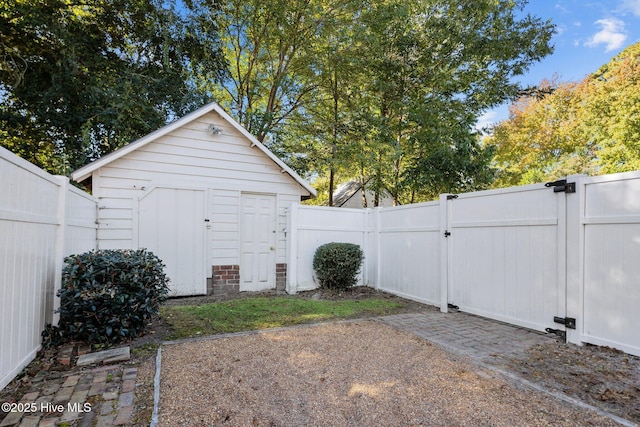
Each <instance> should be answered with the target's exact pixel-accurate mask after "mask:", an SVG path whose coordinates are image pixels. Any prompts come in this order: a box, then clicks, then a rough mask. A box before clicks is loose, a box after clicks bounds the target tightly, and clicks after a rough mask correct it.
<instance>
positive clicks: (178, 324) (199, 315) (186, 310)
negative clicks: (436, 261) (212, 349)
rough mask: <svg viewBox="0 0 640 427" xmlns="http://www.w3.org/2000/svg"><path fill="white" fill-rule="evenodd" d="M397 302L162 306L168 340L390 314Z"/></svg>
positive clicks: (243, 301) (268, 300)
mask: <svg viewBox="0 0 640 427" xmlns="http://www.w3.org/2000/svg"><path fill="white" fill-rule="evenodd" d="M401 307H402V304H401V303H398V302H393V301H389V300H385V299H359V300H348V299H346V300H338V301H333V300H332V301H323V300H317V301H316V300H309V299H302V298H300V297H294V296H285V297H255V298H240V299H237V300H231V301H224V302H218V303H213V304H202V305H198V306H163V307H162V308H161V309H160V313H161V315H162V318H163V319H164V320H165V321H166V322H167V323H168V324H170V325H171V329H172V330H173V332H172V338H174V339H179V338H186V337H191V336H195V335H213V334H221V333H230V332H241V331H252V330H257V329H265V328H277V327H283V326H292V325H299V324H303V323H310V322H320V321H324V320H330V319H339V318H348V317H354V316H363V315H366V316H380V315H385V314H391V313H393V312H394V311H395V310H397V309H399V308H401Z"/></svg>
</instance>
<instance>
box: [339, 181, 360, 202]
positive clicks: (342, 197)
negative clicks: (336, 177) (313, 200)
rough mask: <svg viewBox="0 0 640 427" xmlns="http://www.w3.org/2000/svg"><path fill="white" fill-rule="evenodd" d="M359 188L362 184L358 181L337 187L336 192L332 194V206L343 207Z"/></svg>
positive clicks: (344, 183)
mask: <svg viewBox="0 0 640 427" xmlns="http://www.w3.org/2000/svg"><path fill="white" fill-rule="evenodd" d="M361 188H362V184H360V182H359V181H347V182H343V183H342V184H340V185H338V188H336V191H334V192H333V206H337V207H340V206H342V205H344V204H345V203H346V202H347V200H349V199H350V198H351V197H352V196H353V195H354V194H356V193H357V192H358V191H360V189H361Z"/></svg>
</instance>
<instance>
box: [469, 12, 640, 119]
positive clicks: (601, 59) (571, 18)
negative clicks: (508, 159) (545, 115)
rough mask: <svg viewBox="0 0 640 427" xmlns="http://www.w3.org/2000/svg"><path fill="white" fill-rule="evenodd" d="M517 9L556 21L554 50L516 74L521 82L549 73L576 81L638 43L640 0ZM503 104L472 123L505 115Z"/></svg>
mask: <svg viewBox="0 0 640 427" xmlns="http://www.w3.org/2000/svg"><path fill="white" fill-rule="evenodd" d="M523 12H524V13H530V14H532V15H535V16H538V17H540V18H542V19H544V20H546V19H551V21H552V22H553V23H554V24H555V25H556V34H555V35H554V36H553V38H552V40H551V43H552V44H553V45H554V48H555V49H554V52H553V53H552V54H551V55H549V56H547V57H546V58H544V59H542V61H540V62H538V63H536V64H534V65H533V66H532V67H531V68H530V69H529V71H528V72H527V73H526V74H524V75H523V76H519V77H518V78H516V81H519V82H520V83H521V84H522V85H523V86H529V85H537V84H539V83H540V81H541V80H543V79H549V80H550V79H552V78H553V77H554V76H557V77H558V79H559V81H561V82H568V81H580V80H582V79H583V78H585V77H586V76H587V75H588V74H590V73H592V72H594V71H596V70H597V69H598V68H600V66H602V65H604V64H606V63H607V62H609V60H611V58H613V57H614V56H616V55H617V54H618V53H620V52H621V51H622V50H624V49H625V48H626V47H628V46H630V45H632V44H634V43H637V42H639V41H640V0H529V3H528V4H527V6H526V7H525V9H524V11H523ZM508 107H509V105H508V104H505V105H502V106H500V107H498V108H496V109H493V110H490V111H487V112H486V113H485V114H484V115H483V116H482V117H481V118H480V120H479V121H478V124H477V127H478V128H482V127H484V126H487V125H490V124H492V123H496V122H499V121H501V120H505V119H507V118H508V117H509V108H508Z"/></svg>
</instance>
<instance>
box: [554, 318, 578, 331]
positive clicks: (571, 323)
mask: <svg viewBox="0 0 640 427" xmlns="http://www.w3.org/2000/svg"><path fill="white" fill-rule="evenodd" d="M553 322H554V323H560V324H561V325H564V326H565V327H567V329H575V328H576V319H575V318H573V317H558V316H554V317H553Z"/></svg>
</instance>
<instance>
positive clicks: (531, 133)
mask: <svg viewBox="0 0 640 427" xmlns="http://www.w3.org/2000/svg"><path fill="white" fill-rule="evenodd" d="M639 54H640V43H638V44H635V45H632V46H630V47H629V48H627V49H625V50H624V51H623V52H621V53H620V54H619V55H618V56H616V57H615V58H613V59H612V60H611V61H610V62H609V63H608V64H606V65H604V66H602V67H601V68H600V69H599V70H598V71H596V72H595V73H593V74H591V75H590V76H587V77H586V78H585V79H584V80H583V81H581V82H579V83H558V82H556V81H553V82H547V81H543V82H542V83H541V84H540V88H541V92H540V93H546V95H544V96H522V97H520V98H519V99H518V100H517V102H515V103H514V104H513V105H512V106H511V107H510V117H509V119H508V120H506V121H504V122H501V123H499V124H498V125H497V126H496V127H495V128H494V130H493V134H492V135H491V136H490V137H489V138H488V141H487V142H488V144H490V145H492V146H494V147H495V150H496V155H495V165H496V166H497V167H498V168H499V170H500V173H499V179H498V180H497V181H496V183H495V185H497V186H504V185H518V184H528V183H533V182H542V181H551V180H556V179H558V178H561V177H564V176H567V175H571V174H581V173H583V174H590V175H593V174H599V173H614V172H624V171H629V170H636V169H640V142H639V141H640V121H639V120H638V116H639V113H640V110H639V107H638V105H639V104H640V78H639V77H638V76H639V75H640V55H639Z"/></svg>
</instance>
